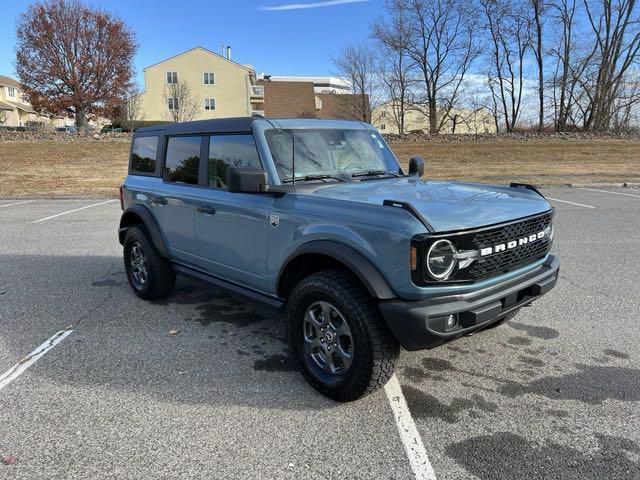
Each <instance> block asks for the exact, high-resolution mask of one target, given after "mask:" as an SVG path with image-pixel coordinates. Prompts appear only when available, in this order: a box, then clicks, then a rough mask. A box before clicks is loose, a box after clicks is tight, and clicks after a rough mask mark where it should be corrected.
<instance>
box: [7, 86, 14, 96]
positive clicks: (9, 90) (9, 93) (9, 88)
mask: <svg viewBox="0 0 640 480" xmlns="http://www.w3.org/2000/svg"><path fill="white" fill-rule="evenodd" d="M7 94H8V95H9V96H10V97H11V98H15V96H16V89H15V88H13V87H7Z"/></svg>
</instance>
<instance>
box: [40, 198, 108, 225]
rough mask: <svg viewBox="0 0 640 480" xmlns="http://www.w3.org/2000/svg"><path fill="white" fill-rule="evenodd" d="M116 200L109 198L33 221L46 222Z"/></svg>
mask: <svg viewBox="0 0 640 480" xmlns="http://www.w3.org/2000/svg"><path fill="white" fill-rule="evenodd" d="M116 201H117V200H107V201H106V202H100V203H94V204H93V205H85V206H84V207H80V208H76V209H74V210H69V211H68V212H62V213H56V214H55V215H51V216H49V217H45V218H41V219H40V220H34V221H33V222H31V223H38V222H44V221H45V220H51V219H52V218H56V217H59V216H61V215H67V214H69V213H73V212H79V211H80V210H84V209H85V208H91V207H97V206H98V205H104V204H105V203H113V202H116Z"/></svg>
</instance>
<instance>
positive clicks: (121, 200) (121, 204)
mask: <svg viewBox="0 0 640 480" xmlns="http://www.w3.org/2000/svg"><path fill="white" fill-rule="evenodd" d="M119 190H120V209H121V210H122V211H124V194H123V192H122V185H120V188H119Z"/></svg>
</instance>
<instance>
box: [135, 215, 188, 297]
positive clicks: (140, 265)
mask: <svg viewBox="0 0 640 480" xmlns="http://www.w3.org/2000/svg"><path fill="white" fill-rule="evenodd" d="M124 268H125V270H126V272H127V278H128V279H129V284H130V285H131V288H133V291H134V292H135V293H136V295H137V296H139V297H140V298H142V299H144V300H156V299H160V298H166V297H167V296H168V295H169V294H170V293H171V292H172V290H173V286H174V285H175V281H176V276H175V273H174V272H173V269H172V268H171V264H170V263H169V261H168V260H167V259H166V258H162V257H161V256H160V254H159V253H158V251H157V250H156V248H155V247H154V245H153V242H151V239H150V238H149V235H148V234H147V230H146V228H144V226H142V225H134V226H132V227H129V228H128V229H127V233H126V235H125V238H124Z"/></svg>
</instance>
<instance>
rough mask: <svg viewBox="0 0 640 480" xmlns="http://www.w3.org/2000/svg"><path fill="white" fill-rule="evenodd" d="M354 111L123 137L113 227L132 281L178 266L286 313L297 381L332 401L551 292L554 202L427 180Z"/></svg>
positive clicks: (528, 191) (145, 289) (152, 288)
mask: <svg viewBox="0 0 640 480" xmlns="http://www.w3.org/2000/svg"><path fill="white" fill-rule="evenodd" d="M423 170H424V161H423V160H422V159H420V158H413V159H411V162H410V163H409V168H408V171H405V170H404V169H403V168H401V166H400V164H399V163H398V161H397V159H396V158H395V156H394V155H393V153H392V152H391V150H390V149H389V147H388V146H387V144H386V143H385V141H384V139H383V138H382V137H381V135H380V134H379V133H378V132H377V131H376V130H375V129H374V128H373V127H372V126H370V125H367V124H364V123H361V122H350V121H334V120H299V119H290V120H280V119H279V120H274V119H267V118H255V117H254V118H232V119H220V120H204V121H197V122H189V123H177V124H169V125H160V126H153V127H147V128H141V129H139V130H138V131H137V132H136V133H135V134H134V136H133V141H132V147H131V156H130V163H129V174H128V176H127V178H126V180H125V182H124V184H123V185H122V187H121V203H122V208H123V214H122V217H121V220H120V225H119V239H120V243H121V244H122V245H123V247H124V264H125V269H126V272H127V277H128V279H129V282H130V284H131V287H132V288H133V290H134V292H135V293H136V294H137V295H138V296H139V297H141V298H143V299H149V300H150V299H157V298H162V297H166V296H168V295H169V294H170V293H171V291H172V289H173V286H174V281H175V276H176V275H177V274H181V275H188V276H190V277H193V278H197V279H200V280H204V281H206V282H208V283H210V284H213V285H217V286H221V287H224V288H227V289H228V290H230V291H231V292H235V293H236V294H242V295H244V296H246V297H248V298H250V299H252V300H254V301H260V302H263V303H264V304H267V305H270V306H273V307H274V308H284V309H286V312H287V323H288V336H289V343H290V346H291V351H292V352H293V354H294V355H295V357H296V358H297V360H298V362H299V364H300V368H301V371H302V373H303V374H304V376H305V377H306V379H307V380H308V381H309V382H310V383H311V385H313V386H314V387H315V388H316V389H317V390H319V391H320V392H322V393H323V394H325V395H327V396H329V397H331V398H334V399H336V400H339V401H350V400H355V399H357V398H360V397H361V396H363V395H366V394H368V393H371V392H373V391H375V390H376V389H379V388H381V387H382V386H383V385H384V384H385V383H386V382H387V380H388V379H389V378H390V377H391V376H392V375H393V372H394V363H395V361H396V359H397V357H398V355H399V352H400V347H403V348H405V349H407V350H419V349H430V348H434V347H437V346H439V345H442V344H443V343H445V342H449V341H452V340H455V339H456V338H458V337H460V336H462V335H465V334H469V333H472V332H475V331H478V330H481V329H484V328H487V327H490V326H494V325H497V324H499V323H500V322H502V321H504V320H506V319H508V318H510V317H512V316H514V315H515V314H516V313H517V312H518V310H519V309H520V307H522V306H525V305H528V304H530V303H531V302H532V301H534V300H537V299H538V298H539V297H541V296H542V295H544V294H545V293H547V292H548V291H549V290H551V289H552V288H553V287H554V285H555V283H556V281H557V278H558V272H559V261H558V259H557V258H556V257H555V256H554V255H552V254H551V253H550V249H551V245H552V241H553V226H552V219H553V209H552V208H551V206H550V205H549V203H548V202H547V201H546V200H545V198H544V197H543V196H542V195H541V194H540V193H539V192H538V191H537V190H536V189H535V188H534V187H532V186H529V185H524V184H515V183H514V184H511V185H510V186H500V185H483V184H477V183H458V182H442V181H424V180H422V179H421V177H422V176H423Z"/></svg>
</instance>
